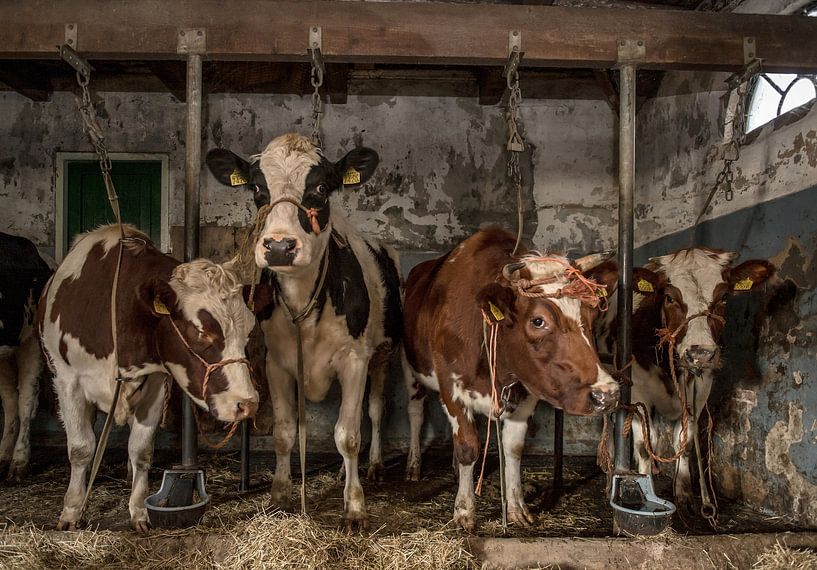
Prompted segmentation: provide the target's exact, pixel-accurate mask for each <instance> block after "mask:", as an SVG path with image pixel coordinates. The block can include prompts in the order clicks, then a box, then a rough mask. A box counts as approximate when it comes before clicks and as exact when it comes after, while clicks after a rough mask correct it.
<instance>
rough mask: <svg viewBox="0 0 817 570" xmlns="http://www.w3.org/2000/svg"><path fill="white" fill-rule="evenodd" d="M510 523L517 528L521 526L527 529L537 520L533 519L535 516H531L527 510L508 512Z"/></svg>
mask: <svg viewBox="0 0 817 570" xmlns="http://www.w3.org/2000/svg"><path fill="white" fill-rule="evenodd" d="M508 522H510V523H512V524H515V525H517V526H521V527H523V528H527V527H529V526H530V525H532V524H533V523H534V522H536V519H534V518H533V515H532V514H530V512H529V511H528V509H527V508H523V509H519V510H513V511H510V510H509V511H508Z"/></svg>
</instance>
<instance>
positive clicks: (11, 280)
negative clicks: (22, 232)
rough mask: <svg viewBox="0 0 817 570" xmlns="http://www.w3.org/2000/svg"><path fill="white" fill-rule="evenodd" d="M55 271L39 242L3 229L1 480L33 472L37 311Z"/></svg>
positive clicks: (39, 358) (38, 355) (40, 363)
mask: <svg viewBox="0 0 817 570" xmlns="http://www.w3.org/2000/svg"><path fill="white" fill-rule="evenodd" d="M50 275H51V268H50V267H49V265H48V264H47V263H46V262H45V260H43V258H42V257H41V256H40V254H39V252H38V251H37V247H36V246H35V245H34V244H33V243H31V242H30V241H29V240H27V239H25V238H22V237H18V236H12V235H9V234H5V233H2V232H0V401H2V403H3V439H2V440H0V480H2V479H4V478H6V477H8V479H9V480H10V481H11V480H14V481H19V480H20V479H21V478H22V477H24V476H25V474H26V472H27V471H28V458H29V455H30V452H31V444H30V441H29V432H30V429H29V428H30V426H31V420H32V419H33V418H34V414H35V413H36V411H37V394H38V393H39V376H40V372H41V371H42V369H43V357H42V353H41V352H40V343H39V341H38V339H37V334H36V332H35V330H34V314H35V312H36V307H37V299H39V298H40V292H41V291H42V290H43V287H45V283H46V281H48V277H49V276H50Z"/></svg>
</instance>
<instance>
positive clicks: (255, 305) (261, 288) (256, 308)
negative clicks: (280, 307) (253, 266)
mask: <svg viewBox="0 0 817 570" xmlns="http://www.w3.org/2000/svg"><path fill="white" fill-rule="evenodd" d="M251 291H252V299H250V292H251ZM243 294H244V302H245V303H246V304H247V308H248V309H249V310H251V311H252V312H253V313H255V314H256V315H257V314H259V313H261V312H263V311H264V310H265V309H268V308H271V307H275V299H276V297H275V288H274V287H273V286H272V285H270V284H269V283H257V284H256V285H255V290H254V291H253V286H252V285H244V291H243Z"/></svg>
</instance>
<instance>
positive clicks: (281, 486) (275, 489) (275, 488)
mask: <svg viewBox="0 0 817 570" xmlns="http://www.w3.org/2000/svg"><path fill="white" fill-rule="evenodd" d="M270 501H271V502H272V504H273V505H275V506H276V507H278V508H280V509H281V510H283V511H288V510H289V509H290V508H292V482H291V481H284V482H281V481H273V482H272V489H270Z"/></svg>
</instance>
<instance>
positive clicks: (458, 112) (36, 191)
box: [0, 84, 617, 453]
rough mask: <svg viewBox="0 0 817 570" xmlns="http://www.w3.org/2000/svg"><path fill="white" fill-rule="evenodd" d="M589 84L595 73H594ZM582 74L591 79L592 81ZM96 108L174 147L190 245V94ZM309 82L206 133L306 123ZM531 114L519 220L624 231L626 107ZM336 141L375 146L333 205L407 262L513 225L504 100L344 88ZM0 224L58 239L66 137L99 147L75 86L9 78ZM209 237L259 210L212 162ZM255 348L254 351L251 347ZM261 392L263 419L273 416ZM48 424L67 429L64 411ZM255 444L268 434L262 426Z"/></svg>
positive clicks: (393, 392)
mask: <svg viewBox="0 0 817 570" xmlns="http://www.w3.org/2000/svg"><path fill="white" fill-rule="evenodd" d="M589 88H590V89H591V90H592V89H595V86H593V85H592V84H591V85H590V86H589ZM580 89H584V90H585V91H587V90H588V87H587V86H584V87H581V88H580ZM97 109H98V114H99V116H100V123H101V125H102V127H103V129H104V130H105V133H106V136H107V140H108V147H109V150H110V151H111V152H139V153H162V154H166V155H167V156H168V163H169V171H170V172H169V193H170V196H169V218H170V219H169V225H170V226H171V228H170V234H171V244H173V251H174V252H178V253H180V252H181V251H183V247H182V244H183V242H182V239H183V228H182V227H181V224H182V222H183V195H184V144H185V141H184V137H185V132H184V117H185V107H184V105H183V104H182V103H179V102H177V101H175V99H173V97H172V96H171V95H168V94H158V93H140V94H131V93H100V94H98V96H97ZM310 112H311V100H310V98H309V97H297V96H266V95H221V94H219V95H210V96H208V97H207V100H206V105H205V128H204V129H203V135H204V140H203V145H204V149H205V150H207V149H210V148H214V147H219V146H221V147H225V148H229V149H231V150H233V151H234V152H236V153H239V154H241V155H243V156H245V157H246V156H249V155H252V154H255V153H258V152H260V151H261V150H262V149H263V147H264V146H265V145H266V144H267V143H268V142H269V141H270V140H271V139H272V138H273V137H275V136H277V135H279V134H281V133H284V132H289V131H293V130H295V131H299V132H303V133H308V132H309V130H310V126H309V124H308V122H309V116H310ZM521 118H522V121H523V134H524V135H525V138H526V139H527V141H528V147H527V149H526V151H525V153H524V154H523V156H522V160H521V167H522V168H521V170H522V174H523V184H524V196H525V209H526V226H525V233H526V237H527V238H528V240H529V243H530V240H531V239H532V241H533V243H534V244H535V246H536V247H539V248H547V247H551V248H560V249H562V248H565V249H567V248H569V249H573V250H576V251H591V250H599V249H607V248H610V247H612V246H613V245H614V241H615V232H616V229H615V224H616V218H615V211H614V204H615V203H616V192H617V190H616V182H615V174H614V168H615V144H616V143H615V141H616V138H615V136H616V126H615V125H616V123H615V117H614V115H613V113H612V112H611V111H610V108H609V106H608V105H607V103H605V102H604V101H602V100H593V99H588V98H582V97H579V98H576V99H549V100H534V99H530V100H525V101H524V102H523V104H522V110H521ZM323 126H324V129H323V131H324V141H325V148H326V153H327V155H328V157H329V158H330V159H333V160H336V159H338V158H340V157H341V156H343V154H344V153H345V152H347V151H349V150H351V149H352V148H354V147H355V146H356V145H360V144H363V145H367V146H370V147H372V148H374V149H375V150H377V152H378V153H379V154H380V159H381V163H380V167H379V169H378V171H377V173H376V174H375V176H374V179H373V180H372V181H371V183H369V184H367V185H366V186H365V187H364V188H362V189H360V190H358V191H355V192H348V193H346V194H344V195H338V196H336V197H335V198H334V200H335V202H334V210H333V212H334V213H333V215H346V216H349V217H350V218H351V219H352V220H353V222H354V223H355V225H356V226H357V227H359V228H360V229H361V230H363V231H364V232H367V233H369V234H372V235H375V236H377V237H379V238H381V239H383V240H384V241H387V242H389V243H391V244H392V245H394V246H395V247H396V248H397V249H398V250H400V251H401V254H402V259H403V269H404V271H405V272H406V273H407V272H408V270H409V269H410V267H411V266H412V265H414V264H415V263H416V262H418V261H420V260H421V259H424V258H427V257H428V256H431V255H435V254H437V253H440V252H442V251H445V250H447V249H448V248H449V247H451V246H452V245H453V244H455V243H456V242H458V241H459V240H460V239H462V238H464V237H466V236H468V235H470V234H471V233H473V232H474V231H476V230H477V229H478V228H479V227H481V226H483V225H486V224H501V225H503V226H505V227H508V228H510V229H515V227H516V203H515V195H514V192H513V191H512V189H511V186H510V183H509V180H508V178H507V176H506V163H505V153H504V145H505V136H506V135H505V123H504V119H503V110H502V109H501V108H499V107H494V106H480V105H479V103H478V102H477V100H476V99H475V98H454V97H382V96H365V95H350V96H349V99H348V102H347V103H346V104H344V105H331V104H330V105H327V107H326V115H325V117H324V122H323ZM0 133H2V136H0V181H2V184H0V229H2V230H4V231H9V232H11V233H15V234H19V235H23V236H26V237H28V238H30V239H32V240H33V241H34V242H35V243H36V244H37V245H38V246H40V247H41V249H42V250H43V251H44V252H46V253H49V254H52V253H53V248H54V246H55V237H54V234H55V221H54V220H55V202H56V194H55V185H56V164H55V160H56V153H57V152H59V151H64V152H77V151H90V150H92V149H91V147H90V145H89V143H88V142H87V141H86V138H85V135H84V134H83V132H82V129H81V122H80V117H79V115H78V112H77V110H76V104H75V102H74V98H73V96H72V95H70V94H68V93H55V94H54V95H53V97H52V100H51V101H49V102H43V103H34V102H31V101H29V100H27V99H25V98H23V97H21V96H19V95H17V94H14V93H10V92H5V93H0ZM201 180H202V188H201V204H202V206H201V216H202V224H203V226H204V227H203V228H202V232H201V253H202V255H206V256H211V257H214V258H216V259H225V258H227V257H228V256H231V255H232V253H233V252H234V251H235V248H236V246H237V244H238V243H240V240H241V236H242V233H241V230H242V229H243V228H244V227H245V226H246V225H247V224H248V223H249V222H250V220H251V219H252V216H253V215H254V208H253V206H252V205H251V204H252V202H251V199H250V196H249V195H243V194H241V193H237V192H235V191H232V190H231V189H229V188H225V187H223V186H221V185H220V184H218V183H217V182H216V181H215V179H214V178H213V177H212V176H210V174H209V172H207V171H204V172H203V173H202V178H201ZM257 358H259V359H260V355H257ZM393 379H394V381H393V383H392V385H391V386H390V388H389V394H388V398H389V400H388V401H389V408H388V410H387V416H386V417H387V418H389V421H388V422H387V423H386V433H385V445H386V446H387V447H390V448H394V449H403V448H404V447H405V444H406V437H407V433H408V421H407V417H406V412H405V390H404V388H403V386H402V379H401V375H400V374H397V373H395V374H394V375H393ZM338 398H339V391H337V390H334V391H332V392H331V393H330V395H329V397H328V398H327V400H326V401H325V402H323V403H321V404H317V405H310V431H311V433H310V442H311V443H310V445H314V446H315V448H316V449H320V448H324V449H332V448H333V447H334V442H333V437H332V425H333V423H334V421H335V419H336V417H337V407H338ZM429 400H430V402H429V404H428V406H427V409H428V416H429V421H428V422H427V425H426V429H425V432H424V440H425V441H426V442H428V443H443V444H444V443H445V442H447V441H448V439H449V437H450V435H449V433H450V428H449V427H448V422H447V420H446V419H445V417H444V416H443V415H442V412H441V410H440V409H439V408H440V406H439V404H438V403H437V401H436V398H435V397H433V398H429ZM552 415H553V414H552V411H551V410H550V409H546V408H545V406H542V409H541V410H540V411H539V413H538V414H537V417H536V421H535V425H534V426H533V429H532V430H531V433H532V434H534V435H532V437H531V439H530V448H531V449H534V450H538V451H543V450H548V449H550V448H551V439H552V435H551V434H552ZM270 420H271V418H270V409H269V407H268V406H264V407H263V408H262V411H261V414H260V417H259V419H258V427H259V432H260V433H268V431H269V429H270V427H271V426H270ZM45 427H46V429H47V430H51V433H53V431H57V430H61V428H60V427H59V426H58V424H57V423H56V422H55V421H50V422H47V423H46V424H45ZM566 430H567V432H566V446H567V451H568V453H593V452H594V449H595V442H596V439H597V437H598V433H599V429H598V425H597V423H596V422H594V421H592V420H586V419H575V420H569V421H568V422H567V426H566ZM257 445H259V446H261V447H265V446H267V445H268V443H267V442H265V441H264V440H263V439H261V438H259V440H258V441H257Z"/></svg>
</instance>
